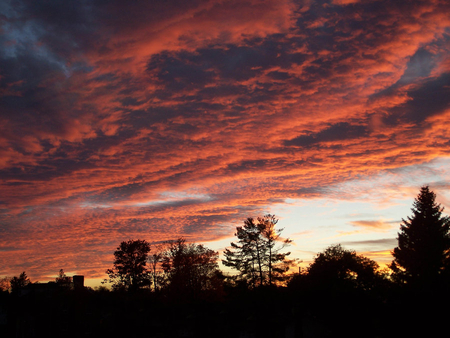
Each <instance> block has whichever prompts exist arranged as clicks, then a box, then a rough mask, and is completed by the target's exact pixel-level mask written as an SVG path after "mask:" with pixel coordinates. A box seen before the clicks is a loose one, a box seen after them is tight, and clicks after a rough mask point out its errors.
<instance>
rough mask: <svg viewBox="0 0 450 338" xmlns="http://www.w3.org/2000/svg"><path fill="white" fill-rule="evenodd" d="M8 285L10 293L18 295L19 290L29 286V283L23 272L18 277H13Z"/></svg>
mask: <svg viewBox="0 0 450 338" xmlns="http://www.w3.org/2000/svg"><path fill="white" fill-rule="evenodd" d="M10 284H11V292H12V293H18V292H19V291H20V290H22V289H23V288H25V287H26V286H27V285H29V284H31V281H30V279H29V278H28V276H27V274H26V273H25V271H24V272H22V273H21V274H20V276H19V277H16V276H14V277H13V278H12V279H11V281H10Z"/></svg>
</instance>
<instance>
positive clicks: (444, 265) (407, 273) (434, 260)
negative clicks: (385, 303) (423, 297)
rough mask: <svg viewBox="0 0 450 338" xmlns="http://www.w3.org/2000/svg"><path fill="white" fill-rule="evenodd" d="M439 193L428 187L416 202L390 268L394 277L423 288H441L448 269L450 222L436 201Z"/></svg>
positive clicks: (401, 230)
mask: <svg viewBox="0 0 450 338" xmlns="http://www.w3.org/2000/svg"><path fill="white" fill-rule="evenodd" d="M435 199H436V194H435V193H434V192H432V191H430V190H429V188H428V186H424V187H422V188H421V190H420V193H419V195H418V196H417V198H416V199H415V201H414V204H413V208H412V209H411V210H412V212H413V215H412V217H408V218H407V220H404V219H403V220H402V221H403V222H402V224H401V225H400V232H399V233H398V247H396V248H395V249H394V251H393V252H392V255H393V256H394V261H393V262H392V264H391V266H390V268H391V269H392V271H393V273H394V274H393V276H394V278H395V279H396V280H397V281H398V282H400V283H402V284H407V285H410V286H413V287H416V288H420V289H429V288H430V287H434V286H437V285H436V283H437V282H439V280H440V279H441V278H440V277H442V275H443V274H444V272H445V270H446V269H448V263H449V254H450V234H449V230H450V219H449V217H448V216H443V215H442V212H443V210H444V208H443V207H441V206H440V204H437V203H436V202H435Z"/></svg>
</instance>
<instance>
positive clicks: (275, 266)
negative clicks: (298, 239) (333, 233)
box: [222, 214, 293, 287]
mask: <svg viewBox="0 0 450 338" xmlns="http://www.w3.org/2000/svg"><path fill="white" fill-rule="evenodd" d="M277 223H278V219H276V217H275V216H274V215H270V214H268V215H265V216H264V217H258V218H257V219H256V220H255V219H253V218H247V219H246V220H245V221H244V226H242V227H237V228H236V233H235V236H236V237H237V238H238V240H239V241H238V243H237V244H236V243H233V242H232V243H231V249H228V248H227V249H225V252H224V255H225V259H224V260H223V261H222V262H223V264H224V265H225V266H229V267H231V268H233V269H236V270H238V271H239V272H240V276H239V277H240V279H241V280H243V281H245V282H247V284H248V285H250V286H251V287H254V286H257V285H272V284H276V282H280V281H283V280H284V279H285V275H286V272H287V271H288V270H289V267H290V265H292V262H293V261H291V260H288V259H287V258H286V257H287V256H288V255H289V254H290V252H287V253H282V252H281V250H283V249H284V248H285V247H286V246H287V245H289V244H290V243H291V242H292V241H291V240H290V239H282V238H281V232H282V231H283V229H275V226H276V224H277ZM276 243H281V246H279V247H276Z"/></svg>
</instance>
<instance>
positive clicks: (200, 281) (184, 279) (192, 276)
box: [162, 238, 220, 296]
mask: <svg viewBox="0 0 450 338" xmlns="http://www.w3.org/2000/svg"><path fill="white" fill-rule="evenodd" d="M218 256H219V254H218V253H217V252H216V251H213V250H211V249H208V248H206V247H205V246H203V245H201V244H195V243H186V240H185V239H183V238H179V239H177V240H175V241H170V242H168V248H167V249H166V250H165V251H164V252H163V258H162V268H163V270H164V273H165V276H166V280H167V283H168V285H167V287H168V290H169V291H170V292H171V293H172V294H173V295H174V296H178V295H180V294H187V295H191V296H192V295H194V296H195V295H198V294H199V293H201V292H202V291H206V290H216V291H217V289H218V288H219V283H218V282H219V279H220V278H219V277H220V270H219V266H218V264H217V260H218Z"/></svg>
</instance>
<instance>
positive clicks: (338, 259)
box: [306, 244, 382, 289]
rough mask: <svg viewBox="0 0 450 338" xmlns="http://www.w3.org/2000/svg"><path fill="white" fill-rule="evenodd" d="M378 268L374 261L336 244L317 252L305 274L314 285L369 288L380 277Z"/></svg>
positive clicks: (338, 287)
mask: <svg viewBox="0 0 450 338" xmlns="http://www.w3.org/2000/svg"><path fill="white" fill-rule="evenodd" d="M378 268H379V266H378V264H377V263H376V262H375V261H373V260H371V259H369V258H367V257H364V256H362V255H357V254H356V252H355V251H353V250H347V249H344V248H343V247H342V246H341V245H340V244H337V245H332V246H330V247H328V248H327V249H325V251H324V252H321V253H319V254H317V256H316V258H315V259H314V261H313V262H312V263H311V264H310V265H309V267H308V268H307V269H306V276H307V279H308V280H309V283H310V284H313V285H315V286H316V287H324V285H326V286H327V287H332V288H336V289H340V288H342V289H343V288H361V289H371V288H372V287H373V286H374V285H376V284H377V282H378V281H379V280H380V279H381V278H382V275H381V274H380V273H379V272H378Z"/></svg>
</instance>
